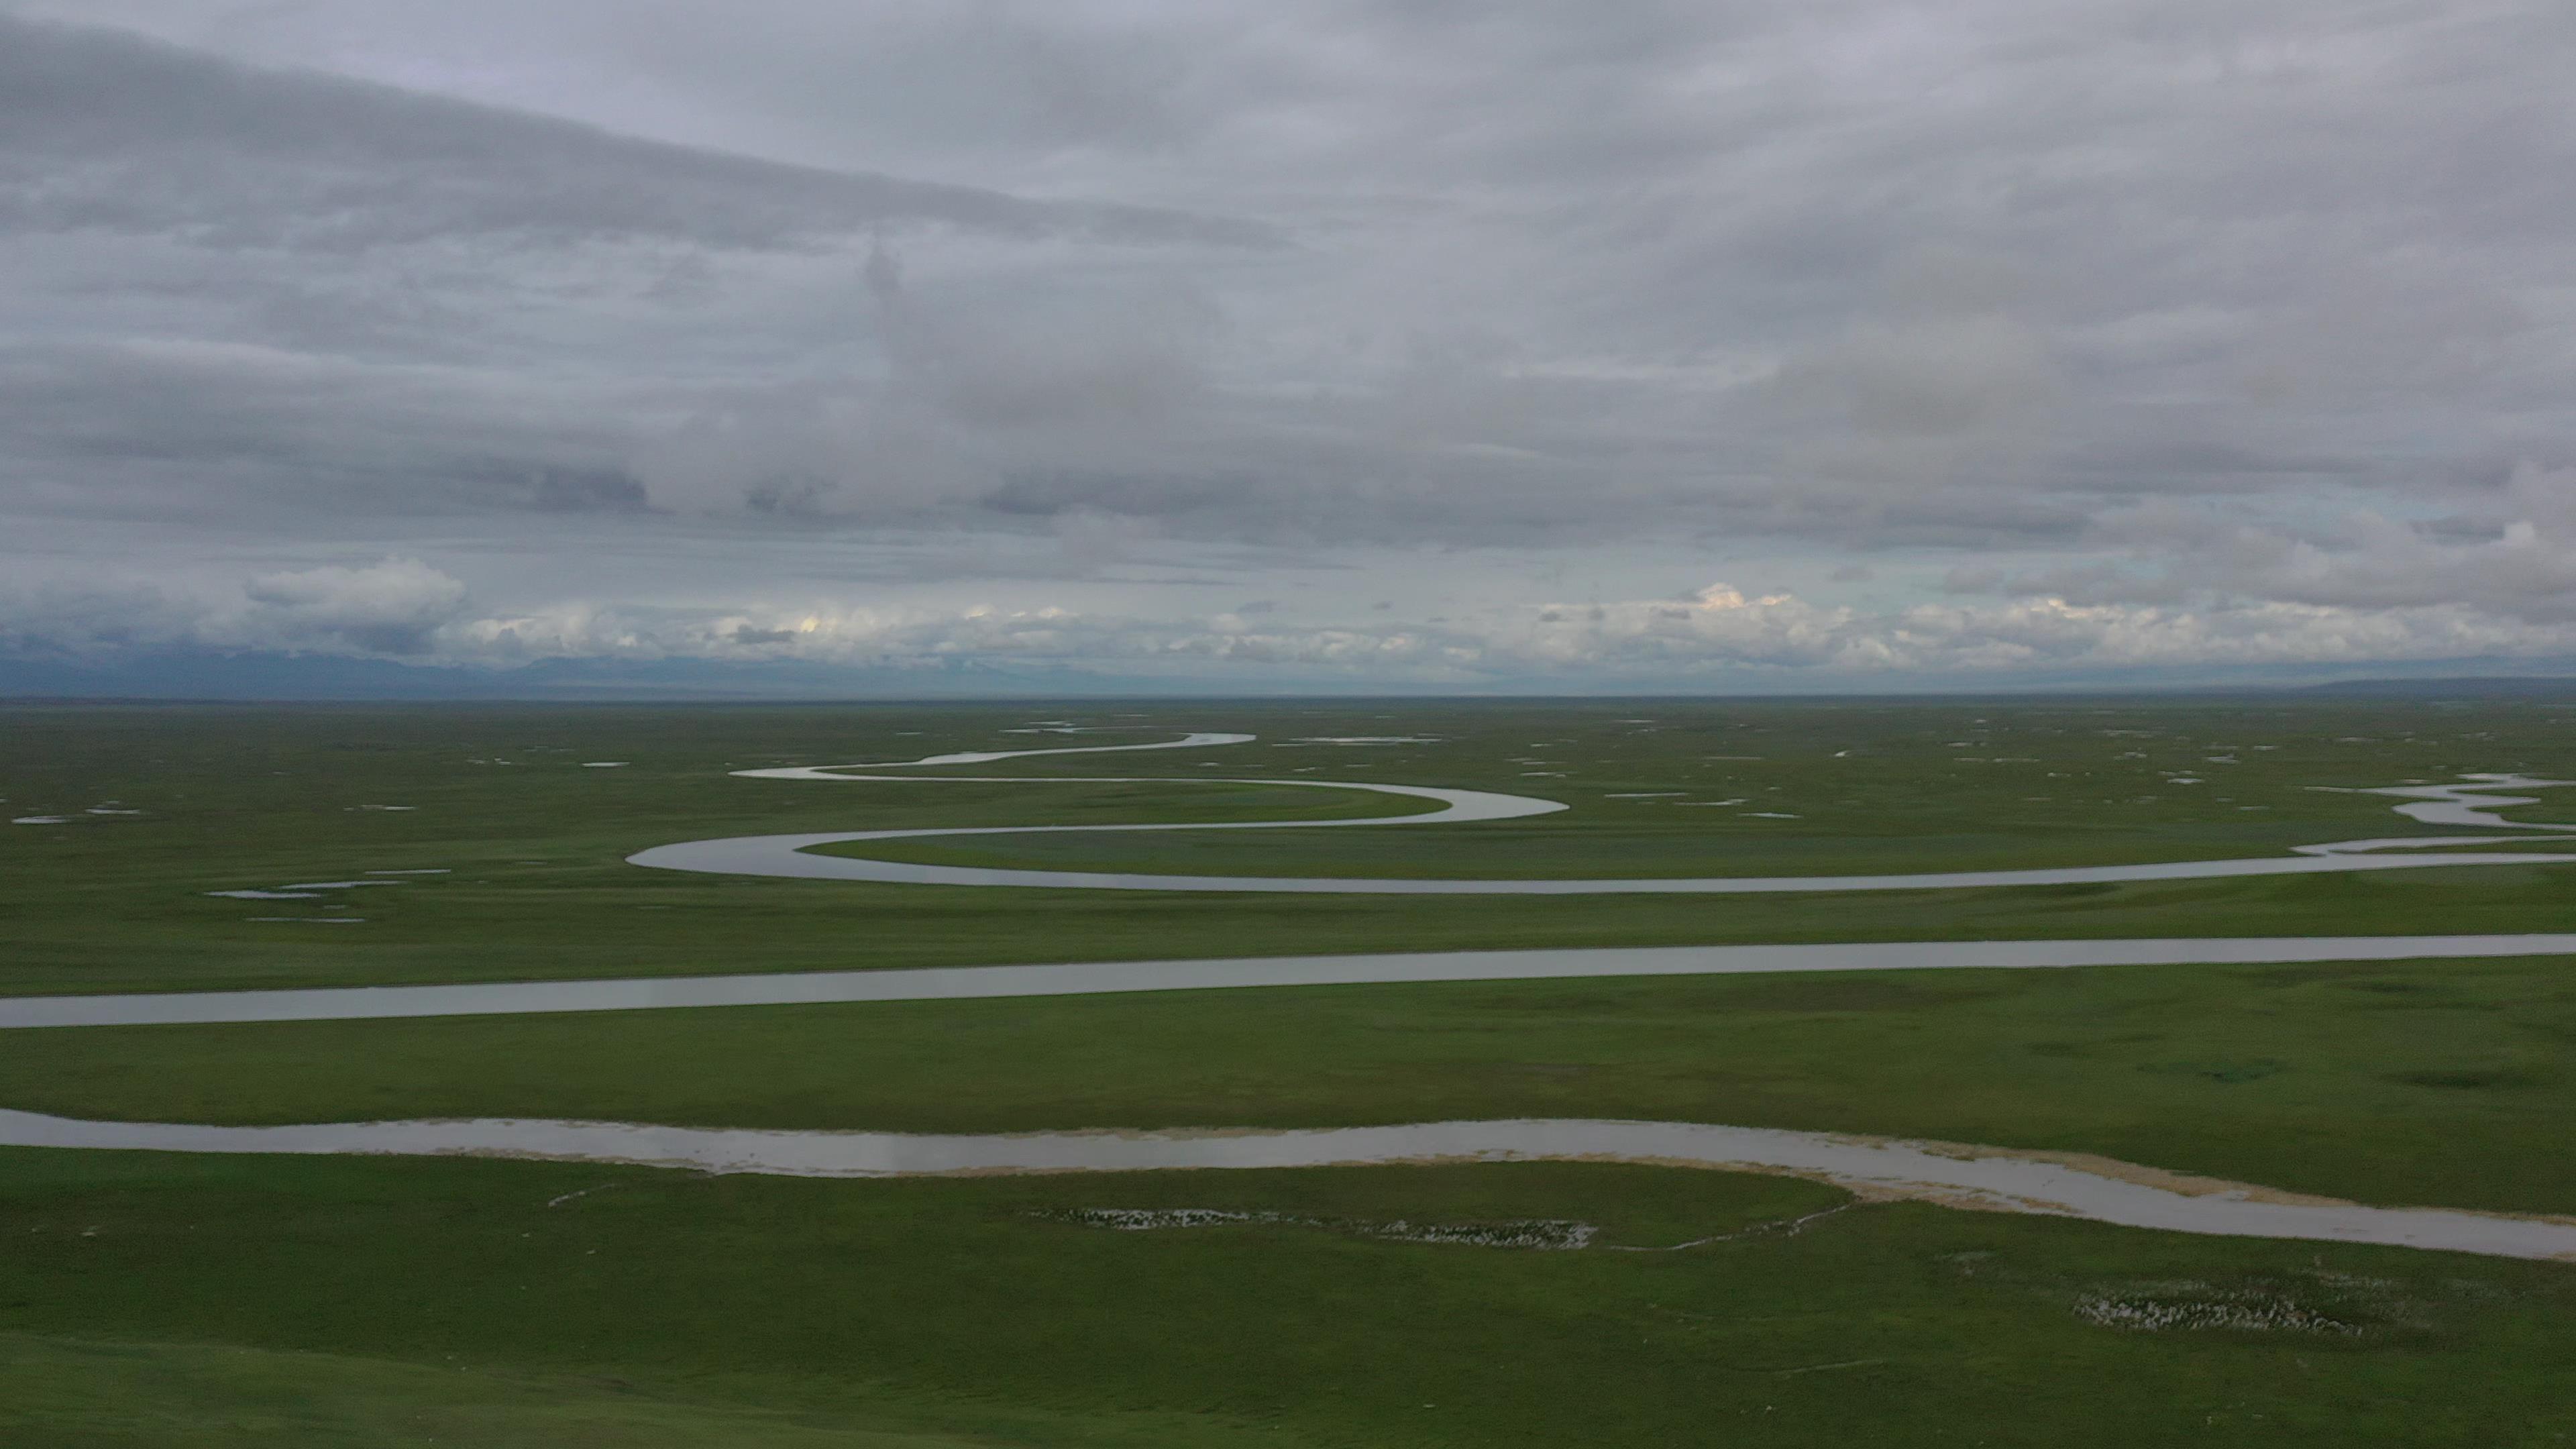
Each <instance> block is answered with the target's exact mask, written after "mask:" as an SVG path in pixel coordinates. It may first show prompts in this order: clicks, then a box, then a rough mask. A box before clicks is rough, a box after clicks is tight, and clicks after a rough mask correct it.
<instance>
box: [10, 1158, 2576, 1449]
mask: <svg viewBox="0 0 2576 1449" xmlns="http://www.w3.org/2000/svg"><path fill="white" fill-rule="evenodd" d="M0 1163H5V1164H6V1168H7V1170H6V1171H5V1172H0V1234H5V1235H6V1236H7V1240H8V1241H9V1242H11V1244H12V1249H11V1257H10V1259H9V1260H8V1262H9V1264H10V1266H9V1270H8V1279H7V1286H6V1287H5V1289H0V1295H5V1296H0V1305H5V1307H0V1312H4V1313H5V1314H6V1318H5V1319H0V1322H7V1323H10V1324H12V1325H13V1326H15V1325H27V1326H30V1327H40V1328H41V1332H42V1337H41V1338H36V1339H33V1340H32V1341H31V1340H30V1339H27V1338H17V1339H7V1338H0V1354H7V1355H10V1356H12V1357H15V1356H18V1355H24V1356H26V1360H27V1361H28V1362H29V1363H30V1364H31V1365H32V1366H31V1367H27V1368H21V1369H18V1370H16V1371H15V1375H16V1376H15V1377H14V1378H13V1377H12V1370H11V1368H10V1367H8V1362H9V1360H8V1359H7V1358H0V1384H11V1383H13V1382H14V1383H16V1384H19V1385H26V1384H29V1383H30V1381H32V1382H33V1384H34V1386H35V1389H36V1390H37V1392H35V1393H34V1394H33V1395H31V1396H29V1397H21V1396H20V1395H19V1394H16V1393H13V1394H9V1395H0V1436H6V1435H8V1434H9V1433H11V1432H12V1431H13V1429H14V1430H15V1432H16V1433H18V1434H19V1435H20V1436H22V1437H20V1438H19V1439H18V1440H17V1441H16V1442H36V1443H46V1444H60V1443H79V1442H83V1441H82V1440H80V1439H78V1438H75V1437H73V1436H72V1435H71V1434H69V1433H59V1434H58V1433H56V1431H57V1430H58V1429H61V1428H63V1427H64V1426H72V1427H94V1428H96V1429H97V1430H98V1436H97V1437H95V1438H93V1439H91V1440H90V1441H88V1442H93V1443H112V1444H133V1443H223V1442H226V1440H225V1439H223V1438H221V1437H218V1435H217V1434H214V1433H205V1434H192V1433H189V1432H182V1431H180V1430H179V1429H178V1428H177V1426H179V1425H186V1424H190V1423H192V1422H194V1421H197V1420H199V1419H201V1418H210V1417H215V1416H216V1415H221V1416H224V1417H227V1418H233V1417H246V1416H249V1415H251V1414H254V1413H260V1412H265V1413H267V1414H269V1415H270V1416H271V1419H270V1422H276V1416H277V1415H279V1414H280V1413H281V1411H292V1412H294V1413H300V1414H309V1415H312V1416H315V1417H325V1416H338V1417H341V1418H342V1419H344V1420H355V1421H356V1422H357V1423H358V1424H359V1425H361V1426H363V1427H365V1428H366V1429H367V1431H368V1432H370V1433H372V1434H373V1435H374V1436H375V1437H373V1438H372V1439H369V1438H356V1439H354V1440H351V1441H344V1442H362V1443H363V1442H377V1443H387V1442H392V1443H425V1442H428V1439H429V1435H430V1434H431V1433H434V1432H436V1431H437V1429H439V1428H441V1427H446V1428H450V1429H452V1430H460V1431H461V1430H464V1429H467V1428H475V1429H477V1430H478V1434H477V1435H476V1436H475V1437H469V1438H468V1440H467V1442H474V1443H487V1442H502V1443H508V1442H512V1440H511V1438H510V1437H507V1436H508V1435H515V1436H516V1441H517V1442H521V1443H529V1444H536V1443H597V1444H640V1445H668V1444H692V1443H747V1444H756V1445H772V1444H793V1445H805V1444H821V1443H831V1444H841V1443H856V1444H874V1443H880V1442H884V1441H883V1440H876V1439H867V1438H862V1437H859V1436H858V1435H857V1434H855V1433H854V1434H851V1435H850V1436H849V1437H847V1438H835V1437H831V1435H832V1433H833V1432H834V1431H836V1430H864V1431H871V1432H874V1433H877V1434H881V1435H889V1436H891V1435H893V1434H897V1433H900V1432H903V1431H905V1430H911V1431H913V1432H923V1433H935V1434H938V1435H940V1436H942V1437H941V1438H939V1439H935V1440H929V1441H927V1442H930V1443H956V1442H960V1441H961V1440H962V1441H965V1442H980V1443H1017V1444H1068V1445H1084V1444H1093V1445H1236V1444H1254V1443H1273V1444H1277V1443H1286V1444H1315V1445H1386V1444H1420V1445H1488V1444H1491V1445H1532V1446H1539V1445H1566V1444H1605V1445H1607V1444H1617V1445H1667V1444H1671V1445H1680V1444H1704V1443H1754V1444H1779V1445H1805V1444H1848V1443H1852V1442H1855V1441H1859V1442H1891V1441H1893V1442H1909V1443H1910V1442H1938V1441H1943V1440H1950V1439H1956V1440H1958V1441H1960V1442H1963V1443H1976V1442H1984V1443H1987V1444H2008V1445H2030V1446H2040V1445H2061V1444H2066V1443H2070V1442H2082V1443H2100V1444H2169V1443H2180V1442H2191V1443H2220V1444H2248V1445H2252V1444H2283V1443H2290V1444H2320V1445H2323V1444H2335V1445H2342V1444H2352V1443H2408V1444H2441V1445H2460V1446H2480V1449H2483V1446H2488V1445H2496V1444H2541V1443H2549V1442H2553V1440H2552V1436H2553V1435H2554V1434H2559V1433H2569V1432H2576V1403H2571V1401H2570V1400H2569V1398H2568V1396H2567V1394H2566V1392H2565V1344H2566V1336H2565V1329H2566V1325H2567V1323H2568V1321H2569V1315H2570V1314H2571V1313H2576V1274H2571V1273H2570V1272H2569V1271H2568V1270H2567V1269H2566V1268H2564V1267H2562V1266H2558V1265H2552V1264H2524V1263H2511V1262H2498V1261H2493V1260H2482V1259H2461V1258H2453V1257H2448V1256H2443V1255H2431V1254H2422V1253H2409V1252H2404V1251H2399V1250H2388V1249H2379V1250H2368V1249H2354V1248H2340V1247H2328V1248H2322V1249H2321V1248H2319V1247H2317V1246H2316V1245H2313V1244H2285V1243H2262V1242H2233V1241H2226V1240H2214V1239H2190V1238H2179V1237H2172V1236H2165V1235H2156V1234H2145V1233H2134V1232H2124V1231H2121V1230H2117V1229H2110V1228H2101V1227H2093V1226H2089V1225H2086V1224H2081V1223H2071V1222H2063V1221H2053V1220H2047V1219H2028V1218H2006V1217H1998V1216H1993V1215H1987V1214H1972V1213H1960V1212H1953V1211H1949V1210H1946V1209H1942V1208H1936V1207H1928V1206H1922V1205H1896V1206H1885V1207H1871V1208H1864V1209H1854V1210H1852V1211H1848V1212H1844V1213H1841V1214H1837V1215H1835V1216H1833V1217H1829V1218H1825V1219H1822V1220H1820V1221H1816V1222H1813V1223H1811V1224H1809V1225H1808V1226H1807V1228H1806V1229H1805V1230H1804V1231H1800V1232H1796V1233H1790V1232H1786V1231H1780V1230H1773V1231H1768V1232H1762V1231H1756V1232H1754V1233H1753V1234H1752V1235H1751V1236H1747V1237H1743V1238H1740V1239H1737V1240H1734V1241H1727V1242H1716V1243H1709V1244H1706V1245H1703V1246H1701V1247H1697V1248H1692V1249H1689V1250H1687V1251H1681V1252H1619V1251H1615V1250H1614V1249H1612V1248H1610V1247H1607V1246H1596V1247H1592V1248H1587V1249H1585V1250H1582V1251H1579V1252H1545V1251H1526V1250H1521V1251H1516V1250H1511V1249H1501V1248H1485V1247H1469V1246H1442V1245H1426V1244H1417V1243H1401V1242H1387V1241H1380V1240H1376V1239H1372V1238H1370V1237H1368V1236H1365V1235H1364V1234H1361V1233H1357V1232H1352V1231H1344V1230H1336V1229H1335V1228H1333V1227H1330V1226H1324V1227H1307V1226H1294V1225H1282V1226H1251V1225H1246V1226H1228V1227H1207V1228H1194V1229H1182V1230H1171V1231H1162V1232H1118V1231H1111V1230H1107V1229H1102V1228H1097V1227H1091V1226H1086V1225H1082V1224H1079V1223H1075V1222H1068V1221H1064V1220H1062V1217H1061V1216H1060V1215H1061V1214H1063V1213H1065V1212H1066V1211H1067V1210H1068V1209H1076V1210H1078V1209H1081V1208H1086V1207H1126V1208H1134V1207H1151V1208H1172V1207H1217V1208H1241V1207H1245V1206H1259V1207H1264V1208H1270V1209H1273V1210H1279V1209H1288V1210H1295V1211H1299V1212H1304V1213H1313V1214H1317V1215H1320V1216H1326V1217H1329V1218H1343V1219H1357V1220H1361V1221H1383V1220H1387V1219H1391V1218H1398V1217H1401V1218H1404V1219H1406V1220H1408V1221H1411V1222H1415V1223H1448V1224H1473V1223H1487V1222H1495V1221H1510V1220H1515V1219H1523V1218H1533V1217H1536V1218H1560V1217H1565V1218H1580V1219H1584V1220H1587V1221H1590V1222H1593V1223H1595V1224H1597V1225H1599V1226H1600V1227H1601V1228H1602V1229H1603V1231H1604V1238H1605V1241H1606V1242H1607V1243H1611V1244H1620V1245H1630V1246H1646V1247H1661V1246H1668V1245H1670V1244H1673V1243H1675V1242H1680V1241H1687V1240H1689V1239H1691V1238H1696V1237H1702V1236H1707V1235H1710V1234H1719V1233H1728V1232H1742V1231H1744V1230H1746V1229H1758V1228H1759V1227H1760V1226H1761V1225H1763V1224H1770V1223H1780V1222H1783V1221H1785V1220H1789V1219H1793V1218H1795V1217H1797V1216H1803V1215H1804V1214H1806V1213H1810V1212H1813V1211H1816V1210H1818V1209H1820V1208H1823V1207H1828V1206H1830V1205H1831V1203H1832V1200H1833V1198H1834V1197H1835V1194H1832V1193H1830V1192H1828V1191H1827V1190H1825V1189H1821V1188H1816V1187H1812V1186H1809V1185H1807V1184H1803V1183H1796V1182H1784V1181H1780V1180H1776V1179H1765V1178H1746V1177H1740V1176H1730V1175H1726V1174H1719V1173H1695V1172H1687V1171H1680V1170H1672V1169H1650V1168H1615V1167H1600V1166H1585V1165H1578V1164H1568V1165H1546V1164H1523V1165H1515V1166H1482V1167H1445V1168H1388V1169H1358V1170H1343V1171H1333V1172H1285V1173H1257V1174H1255V1173H1221V1172H1197V1173H1166V1174H1153V1175H1143V1176H1123V1177H1118V1176H1113V1177H1090V1176H1072V1177H1041V1178H1020V1179H980V1180H979V1179H966V1180H945V1181H941V1180H930V1181H909V1182H889V1183H848V1182H800V1181H794V1180H781V1179H758V1178H708V1177H698V1176H691V1175H685V1174H677V1173H669V1172H653V1171H649V1170H645V1169H635V1168H627V1169H606V1168H598V1167H576V1166H562V1165H554V1164H536V1163H510V1162H453V1161H444V1162H443V1161H425V1162H361V1161H348V1160H319V1161H287V1162H257V1161H253V1162H244V1161H239V1160H216V1161H207V1160H185V1161H174V1160H169V1159H149V1158H146V1159H116V1158H110V1157H105V1156H101V1155H93V1154H77V1153H60V1154H49V1155H45V1156H42V1157H38V1156H36V1155H33V1154H26V1153H11V1154H0ZM585 1190H587V1194H586V1195H584V1196H581V1197H578V1198H567V1195H568V1194H573V1193H582V1192H585ZM550 1204H551V1205H550ZM2157 1308H2162V1309H2164V1310H2166V1311H2167V1312H2181V1313H2186V1314H2192V1313H2197V1314H2200V1315H2204V1316H2209V1317H2213V1318H2216V1319H2217V1320H2219V1321H2220V1322H2221V1323H2222V1324H2225V1323H2239V1324H2240V1325H2242V1326H2237V1327H2233V1328H2231V1327H2226V1326H2220V1327H2214V1328H2205V1329H2201V1330H2198V1331H2174V1332H2163V1333H2158V1332H2142V1331H2138V1330H2136V1329H2132V1328H2124V1327H2120V1326H2117V1324H2118V1323H2119V1322H2120V1321H2121V1318H2120V1315H2122V1314H2124V1313H2128V1314H2134V1313H2138V1312H2142V1311H2152V1310H2154V1309H2157ZM2102 1320H2109V1321H2108V1322H2105V1321H2102ZM210 1342H222V1343H229V1344H235V1345H240V1346H243V1347H246V1348H251V1349H255V1350H258V1351H259V1352H258V1354H257V1355H255V1356H249V1357H246V1358H243V1359H236V1360H215V1361H210V1360H209V1359H208V1358H207V1357H206V1356H204V1355H203V1354H202V1352H200V1353H199V1354H198V1355H197V1356H196V1357H194V1358H190V1357H188V1356H187V1355H188V1352H189V1351H188V1350H186V1349H184V1348H181V1347H178V1346H181V1345H190V1344H205V1343H210ZM108 1346H116V1347H108ZM281 1353H287V1354H310V1353H322V1354H328V1355H331V1356H332V1358H331V1360H330V1361H329V1362H327V1363H323V1364H310V1363H309V1362H308V1363H303V1364H293V1365H290V1364H288V1363H281V1362H280V1360H279V1359H278V1358H277V1357H275V1355H278V1354H281ZM82 1355H86V1356H85V1357H79V1356H82ZM119 1355H122V1357H119ZM76 1358H77V1361H79V1362H80V1363H81V1364H82V1366H83V1372H82V1373H80V1374H78V1375H65V1374H64V1373H63V1372H62V1369H61V1367H60V1365H62V1364H63V1363H64V1362H65V1360H67V1359H76ZM404 1365H422V1366H427V1367H429V1368H432V1369H435V1370H440V1371H443V1372H444V1373H446V1374H453V1375H455V1376H456V1377H455V1378H454V1379H451V1380H450V1381H449V1382H448V1383H446V1384H440V1383H437V1382H434V1381H430V1380H428V1379H427V1378H425V1377H422V1378H409V1379H407V1378H405V1377H404V1376H403V1375H402V1374H401V1372H400V1366H404ZM548 1385H558V1386H563V1388H565V1389H569V1390H571V1392H568V1393H567V1392H561V1391H560V1390H558V1391H555V1392H548V1391H547V1386H548ZM487 1388H491V1389H502V1390H505V1391H506V1392H501V1393H494V1394H493V1395H492V1397H491V1399H490V1400H489V1401H488V1403H487V1401H486V1400H485V1399H484V1398H483V1397H482V1395H483V1393H484V1392H486V1391H487ZM464 1394H471V1395H473V1397H472V1398H470V1399H468V1400H467V1401H466V1402H465V1403H461V1404H460V1403H459V1402H458V1400H459V1398H460V1397H462V1395H464ZM281 1401H282V1402H281ZM370 1405H372V1407H370ZM469 1408H470V1409H473V1410H476V1411H478V1412H480V1413H481V1414H483V1415H485V1416H487V1418H488V1420H490V1421H499V1422H498V1423H497V1425H495V1426H494V1427H492V1428H488V1429H486V1428H482V1426H480V1425H477V1423H476V1421H475V1420H473V1419H469V1418H466V1417H464V1414H463V1412H462V1411H464V1410H466V1409H469ZM210 1410H211V1411H213V1412H211V1413H210V1412H209V1411H210ZM394 1415H400V1416H402V1417H400V1418H399V1419H395V1420H394V1422H395V1423H397V1424H399V1425H401V1426H403V1427H406V1428H409V1429H410V1432H411V1433H412V1434H413V1435H415V1436H416V1437H401V1436H399V1435H397V1434H394V1433H390V1432H388V1431H387V1430H386V1428H385V1427H384V1426H385V1425H386V1423H387V1421H388V1418H389V1417H391V1416H394ZM12 1417H15V1418H16V1420H17V1421H18V1422H17V1424H15V1425H12V1423H11V1419H12ZM514 1417H516V1418H518V1419H519V1420H520V1422H519V1423H517V1424H512V1423H511V1422H510V1420H511V1419H512V1418H514ZM531 1419H533V1420H534V1423H535V1427H533V1428H532V1427H529V1420H531ZM326 1422H327V1418H326ZM549 1430H551V1431H552V1432H554V1433H555V1434H557V1435H559V1436H560V1437H554V1438H548V1437H546V1433H547V1431H549ZM482 1433H489V1434H490V1436H491V1437H489V1438H484V1437H480V1434H482ZM576 1433H578V1434H579V1437H576ZM38 1435H47V1436H49V1437H36V1436H38ZM271 1442H274V1441H271ZM323 1442H329V1441H328V1440H324V1441H323ZM440 1442H450V1441H449V1440H447V1439H445V1438H444V1436H442V1437H441V1441H440ZM893 1442H896V1443H909V1442H915V1441H907V1440H904V1439H900V1438H896V1439H894V1440H893Z"/></svg>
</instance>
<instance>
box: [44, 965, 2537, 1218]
mask: <svg viewBox="0 0 2576 1449" xmlns="http://www.w3.org/2000/svg"><path fill="white" fill-rule="evenodd" d="M2571 1043H2576V962H2571V961H2565V960H2531V961H2473V962H2426V963H2407V964H2366V965H2345V966H2335V965H2325V966H2291V967H2208V966H2190V967H2112V968H2101V969H2094V970H2085V971H1978V972H1944V973H1939V974H1931V973H1907V972H1871V973H1854V974H1850V975H1831V976H1781V977H1735V978H1723V977H1721V978H1700V979H1680V980H1595V981H1567V982H1523V983H1492V984H1485V983H1465V984H1449V985H1421V986H1370V987H1329V988H1297V989H1292V990H1279V991H1227V992H1209V993H1206V994H1203V995H1202V994H1194V993H1164V994H1148V995H1135V996H1123V997H1117V996H1112V997H1084V998H1055V999H1029V1000H1004V1001H958V1002H919V1003H894V1004H872V1005H851V1006H828V1007H752V1008H733V1009H725V1010H714V1011H663V1012H624V1013H600V1014H594V1015H572V1016H528V1017H492V1018H458V1019H451V1020H427V1021H375V1022H326V1023H280V1024H263V1025H248V1026H206V1027H134V1028H95V1029H92V1028H84V1029H77V1030H48V1031H31V1032H20V1033H15V1034H12V1035H11V1036H10V1037H9V1039H8V1041H7V1046H8V1048H9V1050H8V1051H6V1052H4V1053H0V1104H5V1105H7V1106H12V1107H18V1108H23V1109H28V1110H41V1111H50V1112H58V1113H62V1114H65V1115H70V1116H94V1117H117V1118H126V1119H135V1120H160V1121H192V1122H239V1123H262V1122H299V1121H303V1122H310V1121H345V1120H352V1119H365V1118H382V1117H448V1116H553V1117H574V1118H589V1119H607V1120H616V1121H636V1122H662V1123H678V1124H704V1125H721V1126H775V1127H825V1128H871V1129H891V1130H905V1131H967V1132H995V1131H1019V1130H1030V1129H1038V1128H1078V1127H1103V1126H1129V1127H1162V1126H1231V1125H1263V1126H1332V1125H1345V1124H1361V1123H1378V1122H1402V1121H1421V1120H1431V1119H1441V1118H1453V1117H1488V1118H1490V1117H1510V1116H1600V1117H1633V1118H1650V1119H1674V1120H1683V1121H1698V1122H1723V1123H1733V1124H1740V1125H1752V1126H1778V1127H1798V1128H1812V1129H1825V1130H1834V1131H1851V1132H1876V1133H1889V1134H1897V1135H1905V1136H1920V1137H1934V1138H1942V1139H1948V1140H1954V1141H1967V1142H1984V1143H1994V1144H2001V1145H2008V1146H2016V1147H2024V1148H2051V1149H2062V1150H2075V1151H2089V1152H2100V1153H2105V1154H2108V1155H2111V1156H2114V1157H2120V1158H2124V1159H2127V1160H2130V1161H2135V1162H2142V1163H2148V1164H2152V1165H2155V1166H2159V1167H2166V1168H2173V1169H2179V1170H2188V1171H2196V1172H2203V1173H2209V1174H2213V1175H2217V1176H2221V1177H2229V1178H2237V1179H2242V1180H2249V1181H2256V1182H2262V1183H2267V1184H2270V1185H2273V1186H2278V1187H2285V1188H2294V1189H2299V1190H2303V1191H2309V1192H2319V1193H2327V1194H2332V1195H2336V1196H2345V1197H2353V1198H2358V1199H2361V1200H2363V1201H2369V1202H2380V1203H2438V1204H2447V1205H2454V1206H2461V1207H2479V1208H2494V1209H2506V1210H2516V1211H2532V1212H2562V1213H2563V1212H2576V1158H2571V1157H2570V1156H2569V1154H2568V1153H2567V1152H2566V1151H2565V1150H2564V1143H2565V1131H2566V1123H2567V1122H2568V1120H2569V1119H2570V1117H2571V1115H2576V1071H2571V1070H2570V1064H2569V1054H2568V1053H2569V1047H2570V1044H2571Z"/></svg>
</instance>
